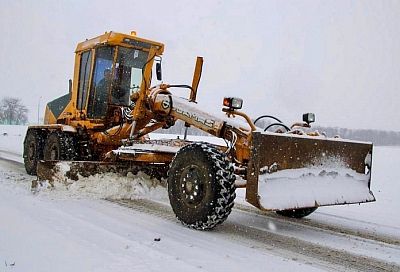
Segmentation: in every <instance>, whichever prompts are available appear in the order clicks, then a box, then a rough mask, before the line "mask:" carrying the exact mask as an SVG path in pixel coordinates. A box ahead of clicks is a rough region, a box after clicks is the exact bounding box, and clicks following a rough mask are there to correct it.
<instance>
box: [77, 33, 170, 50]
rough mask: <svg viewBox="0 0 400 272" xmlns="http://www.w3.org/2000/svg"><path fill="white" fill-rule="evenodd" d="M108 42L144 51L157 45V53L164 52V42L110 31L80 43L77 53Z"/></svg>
mask: <svg viewBox="0 0 400 272" xmlns="http://www.w3.org/2000/svg"><path fill="white" fill-rule="evenodd" d="M106 44H108V45H121V46H124V47H132V48H137V49H141V50H144V51H149V50H150V48H151V47H155V49H156V55H162V53H163V52H164V44H162V43H159V42H155V41H151V40H147V39H143V38H139V37H137V36H136V35H135V34H134V33H133V35H128V34H122V33H118V32H113V31H110V32H106V33H104V34H103V35H100V36H97V37H95V38H92V39H88V40H86V41H84V42H81V43H78V45H77V47H76V50H75V53H80V52H82V51H86V50H88V49H92V48H95V47H97V46H100V45H106Z"/></svg>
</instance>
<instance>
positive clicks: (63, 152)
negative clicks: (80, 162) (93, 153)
mask: <svg viewBox="0 0 400 272" xmlns="http://www.w3.org/2000/svg"><path fill="white" fill-rule="evenodd" d="M43 157H44V160H46V161H58V160H66V161H72V160H74V159H75V158H76V157H77V153H76V149H75V141H74V137H73V135H70V134H67V133H65V132H61V131H56V132H52V133H51V134H50V135H49V137H47V139H46V142H45V144H44V150H43Z"/></svg>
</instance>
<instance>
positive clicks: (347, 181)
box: [258, 162, 375, 209]
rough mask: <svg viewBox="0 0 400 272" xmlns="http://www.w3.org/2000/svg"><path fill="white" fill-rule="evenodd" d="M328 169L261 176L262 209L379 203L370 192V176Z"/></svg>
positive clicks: (310, 169) (303, 169) (337, 168)
mask: <svg viewBox="0 0 400 272" xmlns="http://www.w3.org/2000/svg"><path fill="white" fill-rule="evenodd" d="M332 164H334V162H332ZM324 165H325V166H324V168H323V169H321V168H320V167H307V168H299V169H286V170H282V171H278V172H275V173H265V174H262V175H260V176H259V186H258V189H259V194H260V202H261V205H262V206H263V207H264V208H267V209H291V208H296V207H313V206H315V205H317V206H323V205H329V204H346V203H347V204H349V203H359V202H369V201H374V200H375V198H374V196H373V194H372V193H371V191H370V190H369V188H368V183H369V180H370V177H369V175H364V174H360V173H357V172H356V171H354V170H352V169H349V168H345V167H336V168H329V167H327V165H329V163H327V164H324Z"/></svg>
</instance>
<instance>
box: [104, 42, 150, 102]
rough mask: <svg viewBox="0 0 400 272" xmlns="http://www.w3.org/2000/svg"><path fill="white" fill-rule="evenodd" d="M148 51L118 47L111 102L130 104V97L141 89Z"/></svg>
mask: <svg viewBox="0 0 400 272" xmlns="http://www.w3.org/2000/svg"><path fill="white" fill-rule="evenodd" d="M148 54H149V53H148V52H144V51H140V50H138V49H133V48H125V47H119V48H118V56H117V60H116V63H115V70H114V80H113V87H112V95H111V104H116V105H123V106H128V105H129V102H130V101H129V97H130V95H131V94H132V93H133V92H137V91H139V89H140V85H141V83H142V68H144V65H145V63H146V61H147V57H148Z"/></svg>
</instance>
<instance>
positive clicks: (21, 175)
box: [0, 126, 400, 272]
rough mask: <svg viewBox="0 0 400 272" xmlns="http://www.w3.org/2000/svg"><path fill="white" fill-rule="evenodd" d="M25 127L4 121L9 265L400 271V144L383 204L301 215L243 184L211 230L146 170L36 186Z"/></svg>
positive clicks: (381, 185)
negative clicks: (269, 209) (252, 202)
mask: <svg viewBox="0 0 400 272" xmlns="http://www.w3.org/2000/svg"><path fill="white" fill-rule="evenodd" d="M25 131H26V128H25V127H22V126H0V158H1V159H0V218H1V221H0V272H3V271H21V272H22V271H24V272H25V271H44V272H47V271H244V270H252V271H365V270H370V271H400V216H399V210H400V198H399V192H400V174H399V172H398V171H397V167H398V166H399V165H400V148H398V147H375V148H374V155H373V172H372V185H371V190H372V191H373V193H374V195H375V197H376V199H377V201H376V202H373V203H368V204H361V205H347V206H346V205H345V206H334V207H322V208H319V209H318V210H317V211H316V212H315V213H313V214H312V215H310V216H309V217H307V218H305V219H302V220H291V219H285V218H282V217H279V216H276V215H275V214H273V213H264V212H259V211H258V210H256V209H253V208H251V207H250V206H249V205H247V204H246V203H245V202H244V200H243V199H244V197H243V195H244V191H243V190H238V197H237V202H236V203H237V205H236V208H235V209H234V211H233V212H232V214H231V215H230V217H229V218H228V220H227V221H226V222H225V223H224V224H222V225H221V226H220V227H218V228H216V229H215V230H213V231H207V232H204V231H194V230H190V229H187V228H185V227H183V226H182V225H181V224H180V223H179V222H177V220H176V219H175V218H174V216H173V214H172V212H171V209H170V208H169V206H168V197H167V192H166V189H165V188H164V187H162V186H160V185H159V184H158V183H157V182H156V181H155V180H151V179H150V178H148V177H147V176H146V175H144V174H138V175H137V176H132V175H128V176H127V177H119V176H116V175H114V174H101V175H97V176H93V177H89V178H86V179H82V180H79V181H77V182H72V181H68V180H67V181H66V183H63V184H61V183H60V184H56V187H55V189H47V188H46V186H42V187H40V189H39V190H38V191H36V192H35V193H32V192H31V189H30V185H31V181H32V180H33V179H34V177H31V176H28V175H27V174H26V173H25V171H24V168H23V165H22V164H21V162H22V157H21V154H22V142H23V138H24V136H25ZM155 137H159V136H157V135H155ZM104 199H107V200H108V201H106V200H104ZM121 199H131V200H132V202H126V203H125V202H123V201H121Z"/></svg>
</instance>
